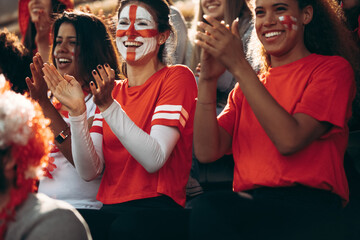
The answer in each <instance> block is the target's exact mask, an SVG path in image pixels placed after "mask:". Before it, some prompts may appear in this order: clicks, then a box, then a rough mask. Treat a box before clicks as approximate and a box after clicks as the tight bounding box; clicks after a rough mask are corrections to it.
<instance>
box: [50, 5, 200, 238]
mask: <svg viewBox="0 0 360 240" xmlns="http://www.w3.org/2000/svg"><path fill="white" fill-rule="evenodd" d="M118 19H119V20H118V25H117V32H116V43H117V47H118V50H119V52H120V54H121V55H122V57H123V59H124V60H125V61H126V65H124V69H125V71H124V73H125V74H126V76H127V78H126V79H124V80H120V81H115V82H114V78H115V76H114V71H113V70H112V69H111V68H110V67H109V66H108V64H104V65H99V66H97V68H96V69H94V70H93V71H92V75H93V77H94V78H95V81H94V82H91V83H90V88H91V92H92V93H93V95H94V102H95V104H96V105H97V110H96V112H95V117H94V121H93V125H92V127H91V129H90V131H89V130H88V128H87V127H86V123H85V119H86V112H85V104H84V100H83V96H82V91H80V87H79V85H78V83H77V82H76V81H70V82H67V81H66V80H64V79H63V78H61V77H59V75H57V74H56V72H54V71H53V70H52V69H53V68H50V67H49V66H48V65H46V66H45V71H44V73H45V79H46V81H47V83H48V86H49V88H50V90H51V91H52V92H53V93H54V95H55V96H56V98H57V99H58V100H59V101H60V102H61V103H62V104H63V105H65V106H66V107H67V108H68V109H69V119H70V122H71V124H70V126H71V134H72V138H71V146H72V154H73V159H74V163H75V166H76V169H77V171H78V173H79V174H80V176H82V177H83V178H84V179H85V180H87V181H91V180H93V179H95V178H96V177H97V176H99V175H100V174H102V173H103V176H102V180H101V184H100V188H99V191H98V194H97V199H98V200H99V201H101V202H102V203H103V204H104V206H103V207H102V209H101V213H113V214H115V215H116V216H115V217H116V220H115V221H114V223H113V224H112V227H111V232H110V236H114V237H115V238H116V237H120V238H122V239H145V238H155V237H160V238H162V236H163V237H165V236H166V237H168V236H169V235H168V234H170V233H173V232H174V231H176V230H174V229H178V230H179V232H180V233H181V234H182V235H177V234H175V235H177V236H175V237H178V238H181V239H183V238H184V237H185V236H186V233H185V232H184V231H183V229H185V228H186V226H185V225H186V221H185V219H186V218H185V217H186V212H184V211H183V207H184V206H185V200H186V196H185V186H186V183H187V180H188V178H189V173H190V167H191V160H192V129H193V117H194V112H195V98H196V96H197V87H196V82H195V78H194V75H193V74H192V72H191V71H190V70H189V69H188V68H187V67H185V66H181V65H175V66H169V65H167V64H166V58H165V50H167V49H166V48H165V45H164V44H165V42H166V40H167V38H168V37H169V34H170V32H171V31H172V27H171V25H170V22H169V7H168V5H167V3H166V2H165V1H164V0H156V1H154V0H151V1H150V0H141V1H140V0H136V1H133V0H125V1H122V2H121V4H120V8H119V15H118ZM99 221H100V220H99ZM179 224H180V225H179ZM104 234H106V233H104Z"/></svg>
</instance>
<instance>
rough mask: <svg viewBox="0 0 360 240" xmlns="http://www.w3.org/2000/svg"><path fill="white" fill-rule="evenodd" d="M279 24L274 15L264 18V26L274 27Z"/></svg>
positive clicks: (267, 15) (269, 14)
mask: <svg viewBox="0 0 360 240" xmlns="http://www.w3.org/2000/svg"><path fill="white" fill-rule="evenodd" d="M276 22H277V18H276V16H275V14H273V13H267V14H266V16H265V18H264V26H272V25H275V24H276Z"/></svg>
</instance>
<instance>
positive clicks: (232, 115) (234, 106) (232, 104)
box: [218, 83, 243, 136]
mask: <svg viewBox="0 0 360 240" xmlns="http://www.w3.org/2000/svg"><path fill="white" fill-rule="evenodd" d="M242 99H243V95H242V92H241V91H240V87H239V84H238V83H236V85H235V87H234V89H233V90H232V91H231V92H230V93H229V97H228V101H227V104H226V106H225V108H224V110H223V111H222V112H221V113H220V114H219V115H218V123H219V125H220V127H222V128H224V129H225V131H226V132H228V133H229V134H230V135H231V136H233V132H234V125H235V121H236V112H237V111H238V110H239V108H241V104H242Z"/></svg>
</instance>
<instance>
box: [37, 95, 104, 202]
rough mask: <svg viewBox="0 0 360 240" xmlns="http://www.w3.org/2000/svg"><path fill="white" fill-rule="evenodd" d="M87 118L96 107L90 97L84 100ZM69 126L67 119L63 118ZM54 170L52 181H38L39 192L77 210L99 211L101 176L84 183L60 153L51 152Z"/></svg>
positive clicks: (48, 179)
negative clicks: (97, 198)
mask: <svg viewBox="0 0 360 240" xmlns="http://www.w3.org/2000/svg"><path fill="white" fill-rule="evenodd" d="M85 101H86V111H87V116H88V118H90V117H92V116H94V114H95V109H96V105H95V103H94V101H93V99H92V96H91V95H88V96H87V97H86V98H85ZM64 120H65V122H67V123H68V124H69V119H68V118H67V117H64ZM50 157H53V158H54V160H55V161H54V164H55V165H56V168H55V169H54V171H52V172H51V175H52V176H53V179H51V178H48V177H45V178H43V179H41V180H40V185H39V192H40V193H44V194H46V195H48V196H49V197H51V198H54V199H58V200H63V201H66V202H67V203H69V204H71V205H72V206H73V207H75V208H77V209H100V208H101V207H102V203H101V202H99V201H98V200H96V195H97V192H98V189H99V186H100V181H101V176H99V177H98V178H96V179H94V180H93V181H90V182H86V181H85V180H83V179H82V178H81V177H80V176H79V174H78V173H77V171H76V169H75V167H74V166H73V165H72V164H71V163H70V162H69V161H68V160H67V159H66V158H65V156H64V155H63V154H62V153H61V152H60V151H52V153H50Z"/></svg>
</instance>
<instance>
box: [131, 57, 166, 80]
mask: <svg viewBox="0 0 360 240" xmlns="http://www.w3.org/2000/svg"><path fill="white" fill-rule="evenodd" d="M163 67H164V64H163V63H161V62H160V61H159V60H158V59H157V58H153V59H152V60H150V61H148V62H146V63H145V64H140V65H136V64H129V63H128V64H127V75H128V80H129V86H130V87H134V86H140V85H142V84H144V83H145V82H146V80H148V79H149V78H150V77H151V76H152V75H153V74H154V73H156V72H157V71H159V70H160V69H161V68H163Z"/></svg>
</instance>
